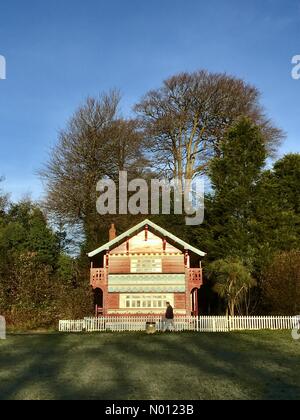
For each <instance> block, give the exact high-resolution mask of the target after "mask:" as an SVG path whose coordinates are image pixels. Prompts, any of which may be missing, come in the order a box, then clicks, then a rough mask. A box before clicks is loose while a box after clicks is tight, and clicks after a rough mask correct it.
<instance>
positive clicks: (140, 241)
mask: <svg viewBox="0 0 300 420" xmlns="http://www.w3.org/2000/svg"><path fill="white" fill-rule="evenodd" d="M147 238H148V239H147V241H146V231H145V230H143V231H142V232H140V233H139V234H138V235H136V236H134V237H132V238H130V239H129V252H130V253H162V252H163V238H160V237H159V236H157V235H154V234H153V233H152V232H150V231H149V232H148V234H147ZM126 252H127V246H126V241H125V242H124V243H123V244H121V245H120V246H118V247H117V248H115V249H114V250H113V251H112V252H111V254H114V255H116V254H124V253H126ZM166 252H167V253H172V254H174V253H175V254H177V253H181V251H180V250H179V249H177V248H175V247H174V246H173V245H171V244H170V243H168V242H167V244H166Z"/></svg>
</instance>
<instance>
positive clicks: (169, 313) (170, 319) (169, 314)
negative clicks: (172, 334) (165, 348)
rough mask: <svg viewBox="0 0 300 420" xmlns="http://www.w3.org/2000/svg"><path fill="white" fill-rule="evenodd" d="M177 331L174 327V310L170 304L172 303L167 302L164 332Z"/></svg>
mask: <svg viewBox="0 0 300 420" xmlns="http://www.w3.org/2000/svg"><path fill="white" fill-rule="evenodd" d="M171 327H172V329H173V330H174V329H175V325H174V310H173V308H172V306H171V304H170V302H167V310H166V316H165V326H164V332H166V331H167V330H170V328H171Z"/></svg>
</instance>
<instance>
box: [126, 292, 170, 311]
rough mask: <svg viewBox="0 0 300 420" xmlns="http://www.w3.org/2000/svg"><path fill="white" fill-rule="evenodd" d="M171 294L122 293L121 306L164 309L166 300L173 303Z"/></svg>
mask: <svg viewBox="0 0 300 420" xmlns="http://www.w3.org/2000/svg"><path fill="white" fill-rule="evenodd" d="M173 300H174V297H173V295H143V296H141V295H131V296H129V295H123V296H121V308H126V309H164V308H165V306H166V303H167V302H171V303H172V304H173Z"/></svg>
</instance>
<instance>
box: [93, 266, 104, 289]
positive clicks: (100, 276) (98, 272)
mask: <svg viewBox="0 0 300 420" xmlns="http://www.w3.org/2000/svg"><path fill="white" fill-rule="evenodd" d="M106 277H107V276H106V270H105V269H104V268H92V269H91V286H92V287H93V289H101V288H102V287H103V286H105V285H106Z"/></svg>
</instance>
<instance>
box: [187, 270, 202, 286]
mask: <svg viewBox="0 0 300 420" xmlns="http://www.w3.org/2000/svg"><path fill="white" fill-rule="evenodd" d="M188 277H189V283H190V284H192V285H194V286H195V287H200V286H202V284H203V276H202V268H190V269H189V270H188Z"/></svg>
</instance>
